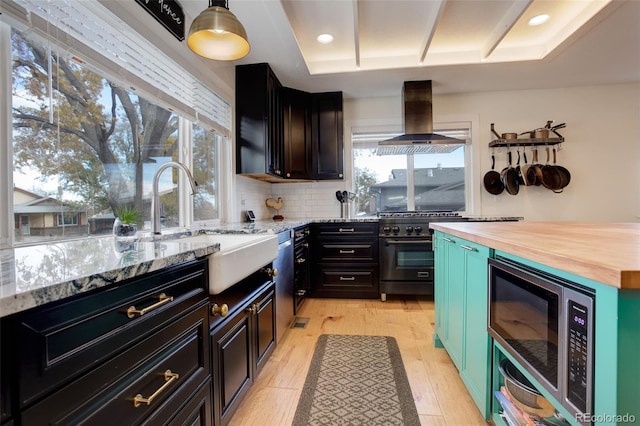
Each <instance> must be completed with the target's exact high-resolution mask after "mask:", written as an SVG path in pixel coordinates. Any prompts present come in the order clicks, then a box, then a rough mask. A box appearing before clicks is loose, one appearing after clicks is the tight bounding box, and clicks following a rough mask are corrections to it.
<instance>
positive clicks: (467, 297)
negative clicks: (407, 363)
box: [434, 231, 491, 419]
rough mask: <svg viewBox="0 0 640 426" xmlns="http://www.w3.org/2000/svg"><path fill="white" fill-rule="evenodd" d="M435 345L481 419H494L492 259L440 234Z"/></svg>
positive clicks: (437, 238)
mask: <svg viewBox="0 0 640 426" xmlns="http://www.w3.org/2000/svg"><path fill="white" fill-rule="evenodd" d="M434 250H435V263H436V271H437V272H436V274H435V289H434V299H435V309H436V333H435V335H434V343H435V345H436V346H437V347H444V348H445V349H446V350H447V352H448V353H449V356H450V357H451V360H452V361H453V363H454V364H455V366H456V367H457V368H458V371H459V372H460V377H461V379H462V381H463V382H464V384H465V386H466V387H467V390H468V391H469V393H470V394H471V397H472V398H473V401H474V402H475V403H476V405H477V406H478V409H479V410H480V412H481V413H482V415H483V416H484V417H485V418H486V419H488V418H489V415H490V402H491V397H490V394H489V391H490V374H491V338H490V336H489V333H488V332H487V321H486V318H487V259H488V258H489V257H490V255H491V250H490V249H489V248H487V247H484V246H482V245H479V244H476V243H473V242H470V241H466V240H464V239H462V238H458V237H453V236H451V235H447V234H444V233H442V232H440V231H436V232H435V234H434Z"/></svg>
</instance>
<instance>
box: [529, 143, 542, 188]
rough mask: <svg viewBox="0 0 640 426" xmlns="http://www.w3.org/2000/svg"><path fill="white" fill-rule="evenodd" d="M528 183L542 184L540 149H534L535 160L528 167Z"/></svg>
mask: <svg viewBox="0 0 640 426" xmlns="http://www.w3.org/2000/svg"><path fill="white" fill-rule="evenodd" d="M526 175H527V185H535V186H540V185H542V166H541V165H540V163H538V149H537V148H536V149H535V150H534V151H533V162H532V163H531V166H530V167H529V168H528V169H527V173H526Z"/></svg>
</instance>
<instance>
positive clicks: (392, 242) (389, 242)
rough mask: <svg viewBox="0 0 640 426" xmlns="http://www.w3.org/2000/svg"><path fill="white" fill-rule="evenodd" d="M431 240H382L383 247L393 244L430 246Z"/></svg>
mask: <svg viewBox="0 0 640 426" xmlns="http://www.w3.org/2000/svg"><path fill="white" fill-rule="evenodd" d="M431 243H433V240H384V245H386V246H388V245H393V244H431Z"/></svg>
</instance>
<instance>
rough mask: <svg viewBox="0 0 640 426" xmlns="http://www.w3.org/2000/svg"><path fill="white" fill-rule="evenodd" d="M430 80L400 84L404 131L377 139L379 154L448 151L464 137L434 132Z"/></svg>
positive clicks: (454, 148)
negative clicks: (457, 137)
mask: <svg viewBox="0 0 640 426" xmlns="http://www.w3.org/2000/svg"><path fill="white" fill-rule="evenodd" d="M432 98H433V97H432V93H431V80H423V81H405V82H404V84H403V86H402V103H403V105H404V115H403V126H404V132H405V133H404V134H403V135H400V136H396V137H395V138H391V139H387V140H384V141H380V142H378V155H392V154H410V153H447V152H452V151H455V150H456V149H458V148H459V145H462V144H464V143H465V141H464V140H461V139H456V138H451V137H448V136H444V135H439V134H437V133H433V109H432Z"/></svg>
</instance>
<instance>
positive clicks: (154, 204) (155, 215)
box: [151, 161, 198, 234]
mask: <svg viewBox="0 0 640 426" xmlns="http://www.w3.org/2000/svg"><path fill="white" fill-rule="evenodd" d="M170 167H173V168H176V169H182V170H184V173H185V174H186V175H187V178H188V179H189V184H190V185H191V189H192V190H193V193H192V195H193V194H195V193H196V192H198V183H197V182H196V181H195V180H194V179H193V175H192V174H191V171H190V170H189V169H188V168H187V166H185V165H184V164H182V163H179V162H177V161H169V162H166V163H164V164H162V165H161V166H160V167H158V170H156V173H155V175H154V176H153V186H152V195H153V196H152V198H151V216H152V217H151V223H152V226H153V233H154V234H160V193H159V191H158V183H159V182H160V175H161V174H162V172H164V171H165V170H166V169H168V168H170Z"/></svg>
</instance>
